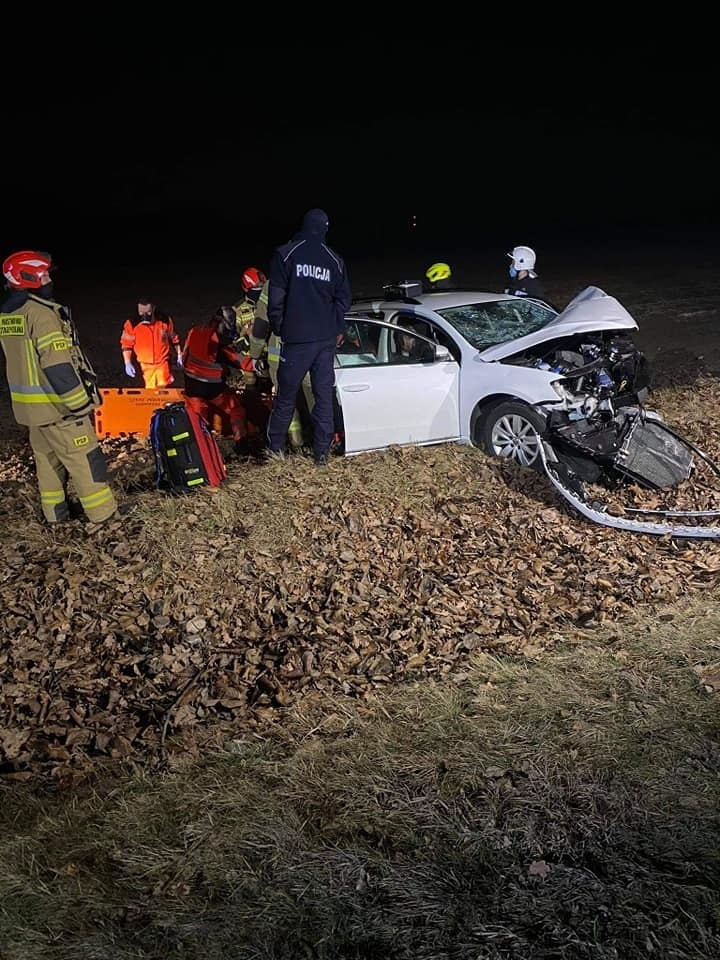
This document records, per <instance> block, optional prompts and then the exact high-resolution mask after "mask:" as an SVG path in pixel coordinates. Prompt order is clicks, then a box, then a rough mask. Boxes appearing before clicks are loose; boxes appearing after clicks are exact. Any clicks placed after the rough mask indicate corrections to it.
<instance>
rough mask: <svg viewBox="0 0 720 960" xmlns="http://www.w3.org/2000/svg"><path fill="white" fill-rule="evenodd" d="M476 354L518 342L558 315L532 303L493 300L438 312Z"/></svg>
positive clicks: (529, 301)
mask: <svg viewBox="0 0 720 960" xmlns="http://www.w3.org/2000/svg"><path fill="white" fill-rule="evenodd" d="M437 312H438V313H439V314H440V316H441V317H444V318H445V319H446V320H447V321H448V323H451V324H452V325H453V327H455V329H456V330H457V331H458V333H459V334H461V335H462V336H463V337H464V338H465V339H466V340H467V342H468V343H471V344H472V345H473V346H474V347H475V348H476V349H478V350H487V349H488V347H494V346H497V344H499V343H507V342H508V341H509V340H518V339H519V338H520V337H524V336H526V335H527V334H528V333H535V331H536V330H540V329H541V328H542V327H544V326H546V325H547V324H548V323H550V321H551V320H552V319H554V318H555V317H556V316H557V314H556V313H555V311H554V310H550V309H549V308H548V307H543V306H541V305H540V304H539V303H535V302H534V301H532V300H519V299H518V300H492V301H490V302H489V303H467V304H465V305H463V306H461V307H448V309H446V310H438V311H437Z"/></svg>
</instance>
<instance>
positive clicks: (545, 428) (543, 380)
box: [335, 282, 720, 537]
mask: <svg viewBox="0 0 720 960" xmlns="http://www.w3.org/2000/svg"><path fill="white" fill-rule="evenodd" d="M346 322H347V330H348V333H347V336H346V338H345V341H344V343H343V344H342V346H341V347H340V348H339V349H338V352H337V356H336V362H335V367H336V369H335V392H336V399H337V404H338V420H339V423H338V426H339V430H340V432H341V435H342V437H343V443H344V452H345V454H348V455H353V454H358V453H361V452H363V451H370V450H378V449H383V448H386V447H388V446H391V445H395V444H399V445H405V444H413V445H422V444H435V443H447V442H460V443H468V444H474V445H476V446H478V447H480V448H482V449H483V450H484V451H485V452H486V453H488V454H489V455H490V456H495V457H507V458H512V459H513V460H515V461H517V463H518V464H520V465H521V466H523V467H529V468H533V469H537V470H542V471H544V472H546V473H547V475H548V476H549V478H550V480H551V482H552V483H553V485H554V486H555V487H556V488H557V489H558V490H559V491H560V492H561V493H563V495H564V496H565V497H566V498H567V499H568V500H570V501H571V502H572V503H573V504H574V506H576V507H577V508H578V509H581V511H582V512H583V513H584V514H585V515H586V516H589V517H591V518H592V519H594V520H596V521H597V522H601V523H607V524H608V525H612V526H624V527H625V528H627V529H639V527H642V528H643V529H644V531H645V532H650V533H668V532H675V531H678V535H683V533H682V529H681V526H678V525H677V524H675V525H674V526H673V529H672V531H671V530H670V525H666V524H663V523H657V522H653V523H642V522H640V521H637V520H630V521H624V522H623V523H622V524H621V523H619V522H615V520H617V519H619V518H610V517H608V516H607V515H604V514H603V512H602V510H600V509H598V508H597V506H593V504H591V503H590V502H589V501H588V499H587V496H586V494H585V491H584V484H585V483H587V482H589V483H605V484H606V485H610V486H611V485H612V484H613V483H620V482H622V481H623V480H628V479H630V480H633V481H635V482H637V483H639V484H642V485H646V486H649V487H655V488H658V489H664V488H668V487H672V486H674V485H677V484H679V483H681V482H682V481H683V480H685V479H687V477H689V475H690V472H691V470H692V467H693V452H695V453H697V454H699V455H700V456H704V455H702V453H701V452H700V451H695V450H694V448H693V447H692V445H691V444H689V443H688V442H687V441H685V440H684V439H683V438H682V437H680V436H678V435H677V434H675V433H674V432H673V431H672V430H671V429H670V428H669V427H667V426H666V425H665V424H664V423H663V421H662V418H661V417H660V416H659V414H657V413H655V412H654V411H651V410H648V409H647V408H646V406H645V403H646V401H647V399H648V395H649V387H650V379H651V372H650V368H649V364H648V362H647V360H646V358H645V357H644V356H643V354H642V353H641V352H640V350H639V349H638V348H637V346H636V344H635V343H634V341H633V337H632V333H633V331H635V330H637V329H638V327H637V324H636V322H635V320H634V319H633V318H632V316H631V315H630V314H629V313H628V311H627V310H626V309H625V308H624V307H623V306H622V304H620V303H619V302H618V300H616V299H615V298H614V297H612V296H609V295H608V294H606V293H605V292H604V291H603V290H601V289H599V288H598V287H592V286H591V287H587V288H586V289H585V290H583V291H582V292H581V293H579V294H578V295H577V296H576V297H575V298H574V299H573V300H572V301H571V302H570V303H569V304H568V305H567V307H566V308H565V309H564V310H562V311H561V312H558V311H556V310H554V309H552V308H551V307H549V306H548V305H547V304H546V303H544V302H542V301H539V300H533V299H529V298H522V297H512V296H507V295H504V294H498V293H489V292H486V291H465V290H455V291H450V290H444V291H433V292H427V293H424V292H422V288H421V286H420V285H419V284H413V283H410V282H404V283H398V284H389V285H387V286H386V287H385V288H384V289H383V296H382V297H381V298H378V299H372V298H369V299H363V300H357V301H355V302H353V305H352V308H351V310H350V312H349V313H348V314H347V316H346ZM690 529H691V530H692V531H693V532H692V534H687V535H692V536H702V535H703V534H702V533H701V532H700V531H699V529H698V527H697V526H692V527H691V528H690ZM708 535H712V536H715V534H714V533H713V534H708ZM718 536H719V537H720V533H719V534H718Z"/></svg>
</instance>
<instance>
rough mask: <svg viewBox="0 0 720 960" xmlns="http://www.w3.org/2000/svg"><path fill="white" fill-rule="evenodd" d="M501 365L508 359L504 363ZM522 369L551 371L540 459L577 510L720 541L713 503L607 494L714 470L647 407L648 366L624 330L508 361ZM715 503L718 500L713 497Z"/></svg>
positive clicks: (667, 485)
mask: <svg viewBox="0 0 720 960" xmlns="http://www.w3.org/2000/svg"><path fill="white" fill-rule="evenodd" d="M506 362H508V361H506ZM509 362H511V363H513V364H518V365H521V366H528V367H535V368H538V369H542V370H546V371H551V372H554V373H557V374H558V381H557V382H556V384H555V388H556V390H557V392H558V393H559V394H560V395H561V397H562V400H561V402H560V403H559V404H547V405H546V406H545V407H540V408H539V410H540V412H542V413H543V415H544V419H545V424H546V426H545V430H544V432H543V433H542V434H541V436H540V439H541V441H542V442H541V443H540V458H541V460H542V464H543V468H544V470H545V473H546V474H547V476H548V478H549V479H550V481H551V483H552V484H553V486H554V487H555V488H556V489H557V490H558V491H559V492H560V493H561V494H562V495H563V497H564V498H565V499H566V500H568V501H569V502H570V503H571V504H572V505H573V506H574V507H575V508H576V509H577V510H578V511H579V512H580V513H582V514H583V515H584V516H586V517H587V518H588V519H590V520H592V521H593V522H596V523H601V524H603V525H605V526H611V527H616V528H618V529H624V530H632V531H635V532H640V533H650V534H656V535H670V536H678V537H693V538H704V539H720V526H718V527H716V526H714V525H712V523H711V521H713V520H714V521H715V522H718V521H719V520H720V509H717V510H716V509H706V510H691V509H680V508H675V507H674V506H663V505H662V504H661V503H660V502H659V499H660V500H661V499H662V498H658V497H657V496H653V497H649V498H648V507H647V508H643V506H641V505H638V503H637V501H638V499H641V498H638V497H637V496H636V497H635V500H636V503H635V504H634V505H633V506H625V507H623V506H621V505H620V504H619V502H618V497H617V496H615V497H612V498H611V501H610V502H609V503H608V502H607V496H606V495H607V493H608V492H610V493H617V492H619V491H620V490H622V489H623V488H627V487H628V485H630V487H631V488H632V489H633V490H634V491H637V490H638V489H640V490H649V491H670V490H676V489H677V488H679V487H682V485H683V484H684V483H685V482H686V481H688V480H690V478H691V477H693V476H694V475H696V474H697V472H698V470H699V469H700V468H702V469H703V470H704V471H705V474H706V475H713V476H714V477H717V476H720V468H718V467H717V466H716V465H715V463H714V462H713V461H712V460H711V459H710V457H708V456H707V455H706V454H705V453H704V452H703V451H702V450H700V449H699V448H698V447H697V446H696V445H695V444H694V443H692V442H691V441H690V440H689V439H687V438H686V437H684V436H682V435H681V434H680V433H678V432H677V431H676V430H675V429H673V428H672V427H671V426H669V425H668V424H666V423H665V422H664V420H663V418H662V416H661V415H660V414H659V413H658V412H656V411H654V410H652V409H651V408H649V407H648V406H646V403H647V400H648V398H649V396H650V389H651V383H652V371H651V368H650V364H649V362H648V360H647V358H646V357H645V356H644V355H643V354H642V353H641V351H640V350H639V349H638V348H637V346H636V344H635V342H634V340H633V339H632V337H631V336H629V335H628V334H627V333H624V332H616V331H612V332H603V333H597V332H595V333H591V334H587V335H585V334H574V335H573V336H571V337H566V338H563V339H559V340H556V341H553V342H552V343H547V342H545V343H543V344H541V345H538V346H537V347H535V348H534V349H532V350H529V351H527V352H525V353H523V354H518V355H517V356H515V357H513V358H511V360H510V361H509ZM719 502H720V501H719Z"/></svg>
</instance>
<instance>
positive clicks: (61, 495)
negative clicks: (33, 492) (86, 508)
mask: <svg viewBox="0 0 720 960" xmlns="http://www.w3.org/2000/svg"><path fill="white" fill-rule="evenodd" d="M63 500H65V491H64V490H41V491H40V502H41V503H47V504H48V505H52V506H54V505H55V504H56V503H62V502H63Z"/></svg>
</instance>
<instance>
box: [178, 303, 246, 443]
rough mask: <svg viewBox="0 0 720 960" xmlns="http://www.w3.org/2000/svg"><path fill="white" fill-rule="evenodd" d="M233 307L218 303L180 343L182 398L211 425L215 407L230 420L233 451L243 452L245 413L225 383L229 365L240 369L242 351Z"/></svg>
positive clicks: (240, 403)
mask: <svg viewBox="0 0 720 960" xmlns="http://www.w3.org/2000/svg"><path fill="white" fill-rule="evenodd" d="M235 321H236V317H235V310H234V308H233V307H230V306H222V307H218V309H217V310H216V311H215V313H214V314H213V315H212V317H210V319H209V320H208V321H207V322H206V323H204V324H197V325H196V326H194V327H191V328H190V331H189V333H188V335H187V339H186V340H185V346H184V347H183V354H182V359H183V369H184V371H185V402H186V404H187V406H188V407H190V408H191V409H193V410H195V411H196V412H197V413H198V414H199V415H200V416H201V417H202V418H203V419H204V420H205V421H206V422H207V423H208V425H210V426H212V414H213V411H214V410H216V411H218V412H219V413H220V414H225V415H226V416H227V417H228V419H229V421H230V429H231V430H232V435H233V439H234V441H235V452H236V453H238V454H241V453H245V452H246V446H247V417H246V413H245V406H244V404H243V402H242V400H241V399H240V395H239V394H238V392H237V391H236V390H233V389H232V387H230V386H228V384H227V375H228V367H235V368H236V369H238V370H239V369H241V364H242V359H243V358H242V354H241V353H239V352H238V350H237V346H236V344H235V336H236V333H237V330H236V326H235Z"/></svg>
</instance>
